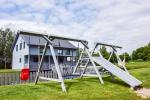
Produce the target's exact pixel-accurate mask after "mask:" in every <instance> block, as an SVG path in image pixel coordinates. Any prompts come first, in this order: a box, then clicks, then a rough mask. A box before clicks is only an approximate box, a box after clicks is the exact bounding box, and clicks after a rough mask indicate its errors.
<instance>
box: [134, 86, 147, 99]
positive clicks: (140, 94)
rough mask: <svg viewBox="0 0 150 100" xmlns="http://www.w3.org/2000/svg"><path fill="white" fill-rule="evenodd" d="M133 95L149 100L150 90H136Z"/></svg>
mask: <svg viewBox="0 0 150 100" xmlns="http://www.w3.org/2000/svg"><path fill="white" fill-rule="evenodd" d="M135 93H136V94H137V95H138V96H141V97H142V98H144V99H147V98H150V89H146V88H142V89H140V90H136V91H135Z"/></svg>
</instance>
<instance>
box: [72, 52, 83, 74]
mask: <svg viewBox="0 0 150 100" xmlns="http://www.w3.org/2000/svg"><path fill="white" fill-rule="evenodd" d="M83 51H84V50H82V52H81V55H80V57H79V59H78V62H77V64H76V66H75V67H74V69H73V74H74V73H75V72H76V70H77V68H78V66H79V63H80V60H81V58H82V55H83Z"/></svg>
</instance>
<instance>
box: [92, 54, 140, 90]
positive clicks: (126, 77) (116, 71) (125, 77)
mask: <svg viewBox="0 0 150 100" xmlns="http://www.w3.org/2000/svg"><path fill="white" fill-rule="evenodd" d="M92 58H93V60H94V61H95V62H96V63H97V64H99V65H101V66H102V67H103V68H105V69H106V70H108V71H109V72H111V73H112V74H113V75H115V76H117V77H119V78H120V79H121V80H122V81H124V82H125V83H127V84H128V85H130V86H131V87H133V88H134V87H137V86H140V85H141V84H142V82H141V81H139V80H138V79H136V78H135V77H133V76H132V75H130V74H129V73H127V72H125V71H124V70H122V69H120V68H119V67H117V66H116V65H114V64H113V63H111V62H109V61H108V60H106V59H105V58H103V57H102V56H101V57H92Z"/></svg>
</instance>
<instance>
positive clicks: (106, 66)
mask: <svg viewBox="0 0 150 100" xmlns="http://www.w3.org/2000/svg"><path fill="white" fill-rule="evenodd" d="M19 33H20V34H23V35H31V36H39V37H43V38H44V39H45V40H46V43H45V46H44V49H43V54H42V56H41V59H40V64H39V66H38V71H37V74H36V79H35V84H37V82H38V81H39V79H42V80H50V81H55V82H58V83H60V84H61V88H62V91H63V92H66V87H65V84H64V78H63V76H62V72H61V70H60V66H59V64H58V61H57V58H56V55H55V52H54V47H53V44H54V42H53V40H54V39H60V40H68V41H74V42H78V43H81V44H82V45H83V49H82V51H81V54H80V57H79V59H78V61H77V64H76V66H75V67H74V70H73V73H72V76H73V75H79V76H80V77H81V78H82V77H83V76H90V77H98V78H99V81H100V83H101V84H104V81H103V79H102V73H104V72H106V71H107V72H109V73H110V75H111V76H113V75H115V76H117V77H118V78H120V79H121V80H122V81H124V82H125V83H127V84H128V85H130V86H131V87H132V88H133V89H137V88H138V87H139V86H140V85H141V84H142V82H141V81H139V80H138V79H136V78H135V77H133V76H132V75H130V74H129V72H128V71H127V69H126V67H125V64H124V62H123V61H122V60H121V59H120V57H119V55H118V54H117V50H116V49H117V48H122V47H119V46H115V45H109V44H103V43H96V44H95V46H94V48H93V50H92V52H90V51H89V47H88V42H87V41H86V40H81V39H75V38H70V37H62V36H56V35H47V34H39V33H29V32H24V31H20V32H19ZM99 46H108V47H110V48H112V52H111V54H110V57H109V59H105V58H104V57H103V56H102V54H101V52H100V51H98V53H99V56H98V57H94V56H93V53H94V52H95V51H96V48H98V47H99ZM48 47H49V48H50V51H51V54H52V58H53V61H54V67H55V69H56V72H57V75H58V79H56V78H47V77H42V76H40V71H41V68H42V63H43V58H44V56H45V53H46V50H47V48H48ZM114 53H115V54H116V56H117V61H118V64H119V65H120V67H121V68H122V69H121V68H119V67H117V66H116V65H114V64H113V63H111V62H110V59H111V57H112V55H113V54H114ZM97 65H98V66H97ZM88 67H91V68H92V69H93V70H94V71H95V74H86V70H87V68H88ZM78 69H79V70H80V71H78ZM81 69H82V70H81ZM29 73H30V70H29V69H28V68H24V69H22V70H21V75H20V79H21V80H28V79H29V76H30V75H29Z"/></svg>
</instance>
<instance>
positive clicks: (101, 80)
mask: <svg viewBox="0 0 150 100" xmlns="http://www.w3.org/2000/svg"><path fill="white" fill-rule="evenodd" d="M85 50H86V52H87V54H88V56H89V58H90V60H91V62H92V64H93V67H94V69H95V71H96V74H97V75H98V77H99V80H100V82H101V84H104V82H103V79H102V76H101V75H100V73H99V72H98V69H97V68H96V65H95V62H94V61H93V59H92V56H91V54H90V53H89V51H88V50H87V49H85Z"/></svg>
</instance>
